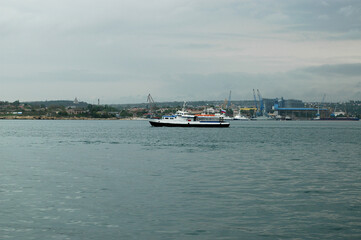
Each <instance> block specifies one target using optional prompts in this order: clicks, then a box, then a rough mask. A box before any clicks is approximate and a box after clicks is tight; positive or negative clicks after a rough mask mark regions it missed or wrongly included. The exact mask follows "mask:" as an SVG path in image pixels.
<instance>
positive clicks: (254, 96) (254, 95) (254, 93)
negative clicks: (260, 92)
mask: <svg viewBox="0 0 361 240" xmlns="http://www.w3.org/2000/svg"><path fill="white" fill-rule="evenodd" d="M253 98H254V105H255V108H256V112H258V107H257V106H258V104H257V98H256V92H255V91H254V89H253Z"/></svg>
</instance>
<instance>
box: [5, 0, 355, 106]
mask: <svg viewBox="0 0 361 240" xmlns="http://www.w3.org/2000/svg"><path fill="white" fill-rule="evenodd" d="M0 36H1V37H0V66H1V68H0V101H15V100H20V101H38V100H64V99H68V100H72V99H74V98H75V97H77V98H78V99H79V100H80V101H86V102H89V103H97V99H100V102H101V103H104V104H110V103H141V102H146V99H147V95H148V94H149V93H150V94H151V95H152V97H153V99H154V100H155V101H160V102H161V101H196V100H222V99H225V98H228V94H229V91H232V99H233V100H242V99H252V98H253V93H252V89H259V90H260V92H261V94H262V96H263V97H264V98H275V97H284V98H285V99H300V100H304V101H321V99H322V97H323V95H324V94H326V101H334V102H335V101H347V100H361V1H360V0H332V1H331V0H330V1H326V0H324V1H322V0H287V1H284V0H101V1H100V0H26V1H24V0H1V1H0Z"/></svg>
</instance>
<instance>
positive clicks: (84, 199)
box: [0, 120, 361, 239]
mask: <svg viewBox="0 0 361 240" xmlns="http://www.w3.org/2000/svg"><path fill="white" fill-rule="evenodd" d="M0 134H1V140H0V143H1V144H0V154H1V160H0V163H1V168H0V203H1V206H2V208H1V210H0V236H1V238H2V239H297V238H298V239H326V238H331V239H360V238H361V175H360V170H361V166H360V156H361V148H360V145H361V144H360V142H361V124H360V122H312V121H308V122H306V121H305V122H303V121H295V122H292V121H291V122H286V121H284V122H276V121H271V122H253V121H252V122H251V121H249V122H232V123H231V127H230V128H228V129H187V128H152V127H150V125H149V123H148V122H147V121H71V120H69V121H22V120H4V121H1V124H0Z"/></svg>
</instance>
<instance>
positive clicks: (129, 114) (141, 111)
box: [0, 101, 361, 120]
mask: <svg viewBox="0 0 361 240" xmlns="http://www.w3.org/2000/svg"><path fill="white" fill-rule="evenodd" d="M157 105H158V104H157ZM309 105H310V106H312V107H315V105H314V104H312V105H311V104H309ZM187 106H189V107H190V108H191V110H192V111H194V112H201V111H202V110H204V108H205V107H215V106H214V105H213V104H205V105H203V106H202V105H200V106H196V105H195V104H194V103H193V105H191V104H189V105H187ZM218 107H221V106H218ZM238 107H239V106H234V107H233V109H235V110H236V112H237V111H238V110H237V108H238ZM323 107H326V108H328V109H330V111H334V109H337V110H338V111H340V110H342V111H344V112H346V113H347V115H349V116H357V117H359V118H361V101H349V102H345V103H337V105H336V104H335V103H324V104H323ZM178 109H181V104H176V105H175V104H171V105H169V106H167V105H164V104H163V105H161V104H159V105H158V106H154V108H153V109H152V115H150V113H149V112H150V111H149V109H148V107H147V105H146V104H145V105H143V106H131V105H127V106H126V105H94V104H88V103H86V102H77V101H76V102H75V101H74V102H73V101H44V102H19V101H14V102H4V101H3V102H0V119H79V120H80V119H134V118H147V117H150V116H153V117H154V116H155V117H160V116H161V115H167V114H172V113H175V112H176V110H178ZM244 114H246V113H244ZM248 114H250V113H248ZM227 115H233V111H232V109H227Z"/></svg>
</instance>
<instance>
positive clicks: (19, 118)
mask: <svg viewBox="0 0 361 240" xmlns="http://www.w3.org/2000/svg"><path fill="white" fill-rule="evenodd" d="M0 120H138V121H144V120H147V119H141V118H115V117H112V118H88V117H47V116H0Z"/></svg>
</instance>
